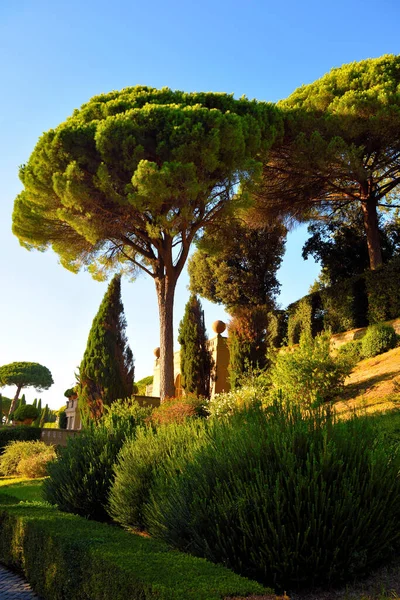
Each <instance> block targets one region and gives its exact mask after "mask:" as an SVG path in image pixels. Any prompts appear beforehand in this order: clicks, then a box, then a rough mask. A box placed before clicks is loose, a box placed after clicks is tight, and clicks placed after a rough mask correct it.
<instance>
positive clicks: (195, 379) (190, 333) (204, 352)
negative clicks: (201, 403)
mask: <svg viewBox="0 0 400 600" xmlns="http://www.w3.org/2000/svg"><path fill="white" fill-rule="evenodd" d="M178 342H179V344H180V346H181V351H180V360H181V383H182V387H183V389H184V390H185V392H186V393H189V394H196V395H197V396H204V397H205V398H208V397H209V396H210V378H211V371H212V366H213V365H212V362H213V361H212V356H211V352H210V350H209V348H208V338H207V333H206V326H205V323H204V311H203V309H202V306H201V302H200V300H199V299H198V297H197V296H196V295H194V294H192V295H191V296H190V298H189V300H188V302H187V304H186V307H185V314H184V316H183V319H182V321H181V322H180V324H179V335H178Z"/></svg>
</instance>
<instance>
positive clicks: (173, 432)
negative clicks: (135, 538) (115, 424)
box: [109, 420, 207, 529]
mask: <svg viewBox="0 0 400 600" xmlns="http://www.w3.org/2000/svg"><path fill="white" fill-rule="evenodd" d="M206 439H207V424H206V422H205V421H204V420H194V421H187V422H185V423H183V424H177V423H171V424H169V425H164V426H160V427H158V429H157V430H155V431H154V430H153V429H151V428H147V429H144V428H142V429H138V430H137V433H136V437H135V439H131V440H127V441H126V443H125V444H124V446H123V448H122V450H121V452H120V454H119V455H118V460H117V463H116V465H115V480H114V481H113V484H112V486H111V490H110V497H109V513H110V515H111V516H112V518H113V519H114V520H115V521H117V522H118V523H120V524H121V525H123V526H124V527H135V528H137V529H143V528H145V527H146V521H145V519H144V514H143V509H144V505H145V504H146V502H148V500H149V495H150V489H151V486H152V484H153V481H154V478H155V477H156V474H157V471H158V470H159V469H160V467H162V466H163V465H164V463H165V461H166V460H167V459H169V460H172V461H175V460H178V459H180V458H181V457H182V456H184V457H185V459H189V457H190V456H191V455H192V453H193V452H194V451H195V450H196V449H197V448H199V447H200V446H201V445H202V444H204V443H205V440H206ZM174 474H175V476H176V471H175V473H174Z"/></svg>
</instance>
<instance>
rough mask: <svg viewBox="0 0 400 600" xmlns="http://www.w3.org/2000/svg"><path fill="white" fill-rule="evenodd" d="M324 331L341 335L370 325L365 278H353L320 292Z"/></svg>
mask: <svg viewBox="0 0 400 600" xmlns="http://www.w3.org/2000/svg"><path fill="white" fill-rule="evenodd" d="M319 294H320V297H321V303H322V309H323V322H324V329H330V330H331V332H332V333H341V332H343V331H348V330H349V329H355V328H356V327H365V326H366V325H367V324H368V320H367V308H368V299H367V293H366V289H365V278H364V277H363V276H361V277H360V276H356V277H351V278H350V279H347V280H345V281H341V282H340V283H337V284H336V285H333V286H331V287H328V288H324V289H322V290H320V292H319Z"/></svg>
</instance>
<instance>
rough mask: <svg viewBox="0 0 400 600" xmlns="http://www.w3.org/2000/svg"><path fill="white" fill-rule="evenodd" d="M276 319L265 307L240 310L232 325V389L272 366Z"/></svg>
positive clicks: (229, 327)
mask: <svg viewBox="0 0 400 600" xmlns="http://www.w3.org/2000/svg"><path fill="white" fill-rule="evenodd" d="M272 320H273V316H272V315H271V313H269V312H268V311H267V310H266V309H265V308H264V307H263V306H258V307H257V306H255V307H249V308H239V309H237V310H236V311H235V313H234V316H233V317H232V319H231V320H230V321H229V323H228V333H229V337H228V348H229V378H230V385H231V388H232V389H235V388H236V387H238V386H240V385H241V382H242V379H243V377H244V375H245V373H246V372H249V371H251V370H253V369H260V370H262V369H264V368H265V367H266V366H267V365H268V357H267V349H268V348H269V347H270V346H271V342H272V339H271V337H272V336H271V335H270V333H271V331H272V330H273V323H272Z"/></svg>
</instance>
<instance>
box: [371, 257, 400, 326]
mask: <svg viewBox="0 0 400 600" xmlns="http://www.w3.org/2000/svg"><path fill="white" fill-rule="evenodd" d="M399 278H400V259H399V258H397V259H395V260H392V261H391V262H390V263H388V264H386V265H384V266H383V267H382V268H381V269H377V270H376V271H367V272H366V274H365V283H366V289H367V295H368V322H369V323H370V324H371V325H372V324H373V323H379V322H381V321H389V320H391V319H396V318H397V317H399V316H400V287H399Z"/></svg>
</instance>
